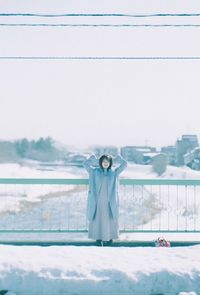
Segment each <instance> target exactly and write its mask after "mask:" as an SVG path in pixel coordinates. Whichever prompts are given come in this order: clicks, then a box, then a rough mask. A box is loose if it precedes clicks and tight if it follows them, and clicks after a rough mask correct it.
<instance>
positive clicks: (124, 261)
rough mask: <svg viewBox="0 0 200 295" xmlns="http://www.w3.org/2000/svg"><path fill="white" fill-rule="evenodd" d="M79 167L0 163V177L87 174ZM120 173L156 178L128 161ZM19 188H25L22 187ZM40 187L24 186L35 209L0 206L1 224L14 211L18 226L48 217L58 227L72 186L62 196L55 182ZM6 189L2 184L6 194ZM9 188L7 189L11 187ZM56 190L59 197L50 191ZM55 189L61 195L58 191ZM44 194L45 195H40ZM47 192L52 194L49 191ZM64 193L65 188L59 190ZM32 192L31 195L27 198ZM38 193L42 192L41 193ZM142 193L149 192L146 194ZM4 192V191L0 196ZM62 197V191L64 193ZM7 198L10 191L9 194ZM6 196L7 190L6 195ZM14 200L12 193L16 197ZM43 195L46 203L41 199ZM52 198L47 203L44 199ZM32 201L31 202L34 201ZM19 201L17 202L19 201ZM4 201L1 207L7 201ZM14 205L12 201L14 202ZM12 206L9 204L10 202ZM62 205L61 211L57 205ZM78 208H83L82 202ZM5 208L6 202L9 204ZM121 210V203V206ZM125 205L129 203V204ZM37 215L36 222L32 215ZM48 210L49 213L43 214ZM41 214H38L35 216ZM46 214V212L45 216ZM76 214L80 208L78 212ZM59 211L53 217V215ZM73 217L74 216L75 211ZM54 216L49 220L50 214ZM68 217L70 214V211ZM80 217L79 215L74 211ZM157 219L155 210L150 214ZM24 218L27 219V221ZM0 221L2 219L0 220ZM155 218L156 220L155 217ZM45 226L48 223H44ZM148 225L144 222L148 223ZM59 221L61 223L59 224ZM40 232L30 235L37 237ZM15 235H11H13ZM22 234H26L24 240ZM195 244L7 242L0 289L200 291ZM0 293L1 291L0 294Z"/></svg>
mask: <svg viewBox="0 0 200 295" xmlns="http://www.w3.org/2000/svg"><path fill="white" fill-rule="evenodd" d="M87 176H88V175H87V173H86V171H85V170H84V169H76V168H72V169H71V170H70V168H66V169H64V168H62V169H57V170H55V171H40V170H38V169H36V167H35V168H33V167H32V168H31V167H25V166H24V167H22V166H19V165H16V164H4V165H1V167H0V177H23V178H26V177H28V178H34V177H37V178H51V177H52V178H56V177H58V178H87ZM199 176H200V172H197V171H192V170H190V169H189V168H176V167H170V166H169V167H168V169H167V171H166V173H165V174H164V175H163V176H162V178H174V179H180V178H181V179H189V178H190V179H198V178H199ZM121 177H124V178H155V177H157V176H156V175H155V174H154V173H153V172H152V171H151V166H140V165H129V166H128V168H127V169H126V170H125V171H124V172H123V174H121ZM23 189H24V188H23ZM40 189H41V188H40V187H39V186H38V188H37V189H36V188H35V190H33V188H32V187H31V186H30V187H29V189H27V190H26V191H25V195H26V196H19V200H21V199H22V198H27V197H28V198H29V201H30V204H32V203H34V201H35V200H34V199H36V200H37V204H38V206H39V207H40V210H39V209H37V210H36V211H37V212H39V213H37V212H36V211H35V210H34V208H39V207H37V206H36V207H34V206H33V208H32V207H31V206H30V208H32V209H31V210H29V209H30V208H29V209H28V207H27V206H25V207H22V206H19V208H20V210H16V212H15V213H12V214H11V212H6V210H5V204H4V210H3V209H2V208H3V207H2V206H1V219H0V222H1V225H2V226H4V228H5V227H6V226H8V227H9V226H10V224H9V223H8V219H6V218H5V216H6V214H7V218H8V216H10V218H11V219H9V220H10V221H12V222H13V223H15V222H14V221H15V220H16V219H14V218H15V217H16V216H18V217H19V218H18V223H17V226H22V225H24V224H25V225H26V224H30V223H32V226H33V227H34V226H36V227H37V226H40V227H41V226H42V224H43V225H44V224H45V220H52V223H51V228H53V226H56V227H57V226H60V224H59V222H60V218H61V217H62V218H63V220H64V218H65V217H66V215H64V212H65V211H66V208H67V207H66V206H67V204H68V203H67V202H70V200H71V198H73V188H72V187H71V188H70V190H71V198H69V199H68V201H67V202H66V200H67V199H62V198H63V195H62V192H63V190H61V188H60V187H56V186H55V187H54V188H53V191H51V190H52V188H51V189H49V187H48V186H47V187H45V188H43V192H44V195H42V194H41V191H40ZM9 191H10V188H7V193H8V192H9ZM11 191H12V190H11ZM11 191H10V192H11ZM13 192H14V195H15V197H17V195H18V194H19V192H20V190H19V189H17V186H15V190H13ZM53 193H54V194H55V193H56V194H58V196H59V198H58V197H56V198H55V195H53ZM59 193H60V195H59ZM48 194H49V197H46V198H45V197H44V196H47V195H48ZM51 194H52V195H51ZM64 194H65V195H68V196H69V195H70V192H69V191H67V190H66V188H65V191H64ZM30 196H31V197H30ZM42 196H43V197H42ZM146 196H148V194H147V193H146ZM1 197H2V198H3V197H4V196H3V195H2V196H1ZM65 197H66V196H65ZM10 198H12V194H11V195H10ZM6 199H9V198H8V195H7V196H5V200H6ZM16 199H17V198H16ZM58 199H59V200H60V201H59V202H60V205H61V206H60V207H58V209H57V211H55V214H52V211H48V210H47V211H45V210H46V209H45V206H46V205H47V204H48V206H49V207H48V208H51V210H53V209H52V208H54V209H55V207H56V206H55V205H56V204H58ZM44 200H45V202H44ZM47 200H50V201H51V205H50V203H48V202H46V201H47ZM35 203H36V202H35ZM18 204H20V203H18ZM8 205H9V204H7V205H6V206H8ZM13 207H15V206H13ZM10 208H12V207H10ZM25 208H26V209H25ZM61 208H63V211H62V210H61ZM80 208H82V210H83V203H81V205H80ZM8 209H9V206H8ZM122 209H123V210H125V207H124V208H122ZM129 209H130V208H129ZM31 212H32V213H33V212H34V214H35V216H36V217H37V218H38V224H36V223H35V221H34V218H33V215H34V214H33V215H30V213H31ZM48 212H51V214H50V213H48ZM39 214H40V215H39ZM48 214H49V215H48ZM77 214H79V215H80V211H78V213H77ZM55 216H58V219H56V218H55ZM74 216H75V217H76V218H77V216H78V215H76V213H75V212H74ZM52 217H54V219H51V218H52ZM72 217H73V216H72ZM79 217H80V216H79ZM155 218H156V215H155ZM28 221H29V223H27V222H28ZM2 222H4V223H2ZM154 222H155V223H156V219H154ZM48 225H49V223H48ZM149 225H150V224H148V223H147V224H146V226H149ZM61 226H62V225H61ZM38 237H39V235H36V234H35V235H34V236H33V239H37V238H38ZM77 237H78V239H86V238H87V237H86V233H84V234H82V235H81V234H79V235H76V238H77ZM157 237H158V234H148V235H147V234H145V235H144V234H128V233H124V234H121V235H120V239H121V240H141V239H146V240H152V239H155V238H157ZM165 237H167V238H168V239H169V240H170V239H173V240H178V239H182V240H199V236H198V234H187V235H185V234H182V235H181V238H180V236H179V235H176V236H175V237H174V236H173V234H171V236H170V235H167V234H166V235H165ZM1 238H2V239H6V238H7V240H9V239H10V236H9V237H8V235H7V236H5V234H1ZM17 238H18V239H20V236H19V235H17V236H14V239H15V240H17ZM29 238H30V237H28V235H27V239H29ZM68 238H74V235H71V236H69V235H63V236H62V238H61V239H63V240H66V239H68ZM41 239H43V240H45V239H48V240H54V239H55V236H53V235H52V236H50V235H47V234H46V235H45V234H43V236H41ZM199 251H200V246H198V245H197V246H189V247H172V248H156V247H155V248H154V247H144V248H143V247H134V248H128V247H116V248H115V247H112V248H109V247H95V246H88V247H86V246H81V247H79V246H50V247H39V246H19V247H18V246H6V245H0V291H1V290H9V291H10V293H7V294H8V295H9V294H16V295H35V294H41V295H43V294H44V295H46V294H48V295H51V294H52V295H68V294H69V295H75V294H76V295H79V294H80V295H82V294H83V295H84V294H87V295H90V294H95V295H96V294H97V295H98V294H111V295H112V294H113V295H115V294H116V295H117V294H122V295H123V294H124V295H125V294H127V295H128V294H134V295H140V294H141V295H158V294H159V295H161V294H162V295H186V294H190V295H199V294H200V258H199V257H200V256H199ZM0 294H1V293H0Z"/></svg>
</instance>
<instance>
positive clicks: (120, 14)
mask: <svg viewBox="0 0 200 295" xmlns="http://www.w3.org/2000/svg"><path fill="white" fill-rule="evenodd" d="M0 16H28V17H32V16H36V17H79V16H81V17H82V16H83V17H85V16H86V17H92V16H95V17H107V16H109V17H136V18H137V17H167V16H172V17H174V16H178V17H185V16H186V17H188V16H195V17H196V16H200V13H157V14H123V13H66V14H39V13H0Z"/></svg>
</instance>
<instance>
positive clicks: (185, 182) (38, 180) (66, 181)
mask: <svg viewBox="0 0 200 295" xmlns="http://www.w3.org/2000/svg"><path fill="white" fill-rule="evenodd" d="M119 182H120V184H122V185H185V186H186V185H193V186H194V185H195V186H196V185H200V179H128V178H120V179H119ZM88 183H89V181H88V179H87V178H0V184H49V185H50V184H52V185H53V184H54V185H55V184H60V185H70V184H76V185H87V184H88Z"/></svg>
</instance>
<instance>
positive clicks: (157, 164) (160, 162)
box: [152, 153, 168, 176]
mask: <svg viewBox="0 0 200 295" xmlns="http://www.w3.org/2000/svg"><path fill="white" fill-rule="evenodd" d="M167 163H168V157H167V155H166V154H164V153H161V154H158V155H156V156H155V157H153V160H152V168H153V171H154V172H156V173H157V174H158V175H159V176H160V175H162V174H163V173H164V172H165V171H166V168H167Z"/></svg>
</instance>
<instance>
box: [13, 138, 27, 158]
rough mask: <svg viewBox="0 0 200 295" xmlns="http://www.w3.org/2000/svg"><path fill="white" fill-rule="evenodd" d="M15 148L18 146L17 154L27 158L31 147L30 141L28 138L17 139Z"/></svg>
mask: <svg viewBox="0 0 200 295" xmlns="http://www.w3.org/2000/svg"><path fill="white" fill-rule="evenodd" d="M15 148H16V152H17V154H18V155H19V156H20V157H22V158H25V157H26V155H27V153H28V151H29V148H30V144H29V141H28V140H27V139H26V138H23V139H21V140H17V141H15Z"/></svg>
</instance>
